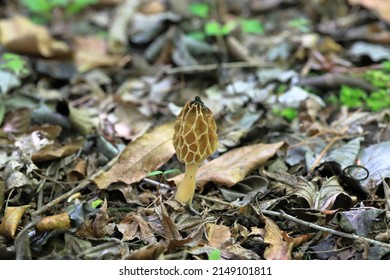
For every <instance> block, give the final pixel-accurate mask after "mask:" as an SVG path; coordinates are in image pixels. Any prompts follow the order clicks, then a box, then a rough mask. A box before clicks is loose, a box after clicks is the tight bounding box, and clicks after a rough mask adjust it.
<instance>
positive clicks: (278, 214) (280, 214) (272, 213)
mask: <svg viewBox="0 0 390 280" xmlns="http://www.w3.org/2000/svg"><path fill="white" fill-rule="evenodd" d="M261 213H263V214H265V215H269V216H276V217H282V218H285V219H289V220H291V221H293V222H296V223H297V224H300V225H304V226H308V227H311V228H314V229H317V230H320V231H324V232H329V233H331V234H334V235H337V236H341V237H345V238H349V239H354V240H360V241H365V242H367V243H369V244H372V245H377V246H381V247H385V248H387V249H390V244H387V243H383V242H380V241H377V240H374V239H370V238H367V237H363V236H359V235H356V234H351V233H345V232H341V231H338V230H334V229H330V228H327V227H323V226H319V225H316V224H313V223H310V222H306V221H303V220H301V219H298V218H295V217H293V216H291V215H288V214H286V213H284V212H275V211H270V210H261Z"/></svg>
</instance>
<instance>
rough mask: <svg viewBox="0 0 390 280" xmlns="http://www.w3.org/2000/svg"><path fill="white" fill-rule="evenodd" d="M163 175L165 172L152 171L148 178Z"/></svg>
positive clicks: (147, 175)
mask: <svg viewBox="0 0 390 280" xmlns="http://www.w3.org/2000/svg"><path fill="white" fill-rule="evenodd" d="M163 173H164V172H162V171H161V170H155V171H151V172H149V173H148V174H146V177H151V176H156V175H161V174H163Z"/></svg>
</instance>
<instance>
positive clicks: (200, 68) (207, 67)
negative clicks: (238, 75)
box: [165, 62, 276, 75]
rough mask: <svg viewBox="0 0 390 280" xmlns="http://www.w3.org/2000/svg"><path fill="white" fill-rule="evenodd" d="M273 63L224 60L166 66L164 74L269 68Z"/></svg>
mask: <svg viewBox="0 0 390 280" xmlns="http://www.w3.org/2000/svg"><path fill="white" fill-rule="evenodd" d="M275 66H276V65H275V64H274V63H268V62H226V63H221V64H204V65H190V66H181V67H175V68H168V69H166V70H165V74H167V75H173V74H178V73H194V72H207V71H212V70H216V69H219V68H223V69H233V68H252V67H253V68H259V67H264V68H269V67H275Z"/></svg>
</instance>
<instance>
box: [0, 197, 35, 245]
mask: <svg viewBox="0 0 390 280" xmlns="http://www.w3.org/2000/svg"><path fill="white" fill-rule="evenodd" d="M29 207H30V205H24V206H17V207H7V208H6V209H5V213H4V217H3V220H2V221H1V224H0V235H3V236H5V237H9V238H13V237H14V236H15V233H16V228H17V226H18V225H19V222H20V219H21V218H22V216H23V214H24V212H25V211H26V210H27V209H28V208H29Z"/></svg>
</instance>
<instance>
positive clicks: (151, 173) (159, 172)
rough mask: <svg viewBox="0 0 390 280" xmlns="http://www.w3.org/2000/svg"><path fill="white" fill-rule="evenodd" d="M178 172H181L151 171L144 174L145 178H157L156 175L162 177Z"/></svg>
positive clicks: (176, 170)
mask: <svg viewBox="0 0 390 280" xmlns="http://www.w3.org/2000/svg"><path fill="white" fill-rule="evenodd" d="M178 172H181V170H179V169H168V170H165V171H161V170H154V171H151V172H149V173H148V174H146V177H152V176H157V175H161V176H164V175H167V174H172V173H178Z"/></svg>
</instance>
